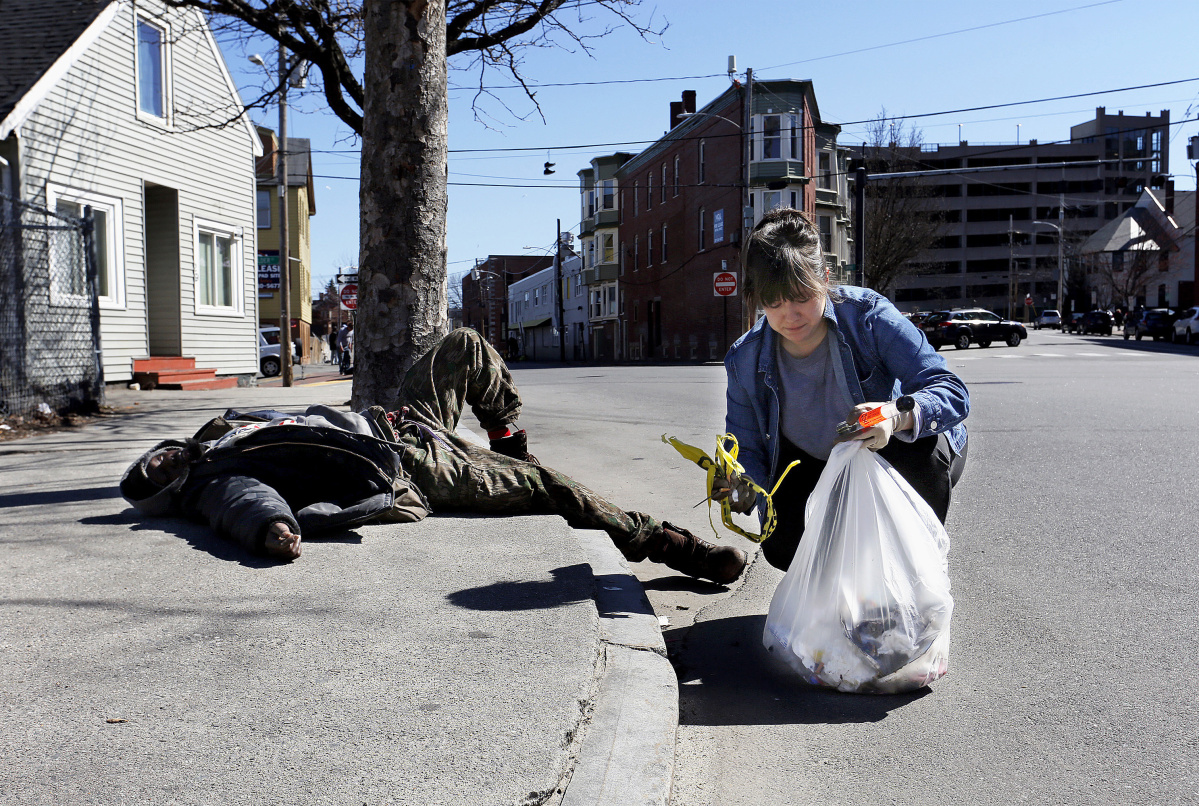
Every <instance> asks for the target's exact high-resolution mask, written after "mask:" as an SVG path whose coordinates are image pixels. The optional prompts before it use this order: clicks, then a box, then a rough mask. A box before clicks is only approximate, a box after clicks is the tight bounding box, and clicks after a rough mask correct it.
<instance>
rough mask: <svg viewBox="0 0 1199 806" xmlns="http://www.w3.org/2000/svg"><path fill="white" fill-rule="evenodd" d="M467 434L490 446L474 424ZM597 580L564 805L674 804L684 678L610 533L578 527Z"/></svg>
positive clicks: (461, 428) (461, 431) (462, 433)
mask: <svg viewBox="0 0 1199 806" xmlns="http://www.w3.org/2000/svg"><path fill="white" fill-rule="evenodd" d="M457 432H458V434H459V435H460V436H462V437H464V438H466V439H468V440H471V441H472V442H475V443H477V444H479V445H482V446H484V447H486V445H487V442H486V441H485V440H484V439H483V438H482V437H481V436H480V435H479V434H477V433H475V432H474V431H472V430H471V429H470V428H467V427H464V426H462V425H459V426H458V429H457ZM574 533H575V535H576V537H578V539H579V544H580V545H581V546H582V548H583V552H584V554H585V555H586V556H587V562H588V564H589V565H590V566H591V575H592V577H593V578H594V579H595V608H596V612H597V614H598V616H599V644H600V645H599V659H598V662H597V667H596V669H597V676H596V680H595V688H594V692H595V694H594V697H593V699H592V701H591V703H590V705H591V708H590V714H589V715H587V714H586V712H585V714H584V717H583V719H582V720H581V722H580V725H579V733H581V734H582V738H581V740H577V741H578V743H577V745H576V747H577V750H576V751H575V752H574V753H573V756H574V761H573V764H572V765H571V767H570V769H568V770H567V771H566V773H565V774H564V775H563V781H564V785H563V795H562V800H561V801H560V806H640V804H645V806H667V804H668V803H669V800H670V788H671V783H672V781H673V779H674V747H675V738H676V734H677V732H678V727H679V683H678V677H677V676H676V675H675V671H674V667H673V666H672V665H671V664H670V660H669V659H668V658H667V656H666V642H665V641H664V640H663V639H662V628H661V627H660V626H659V624H658V616H657V615H656V614H655V613H654V609H653V606H652V605H651V604H650V603H649V599H648V598H647V597H646V595H645V589H644V588H642V587H641V582H640V581H639V580H638V579H637V577H636V576H634V575H633V572H632V571H631V570H630V569H629V565H628V563H627V562H626V561H625V559H624V557H623V556H622V555H621V553H620V552H619V551H617V549H616V546H614V545H613V544H612V540H611V538H609V537H608V535H607V533H605V532H602V531H599V530H598V529H575V530H574Z"/></svg>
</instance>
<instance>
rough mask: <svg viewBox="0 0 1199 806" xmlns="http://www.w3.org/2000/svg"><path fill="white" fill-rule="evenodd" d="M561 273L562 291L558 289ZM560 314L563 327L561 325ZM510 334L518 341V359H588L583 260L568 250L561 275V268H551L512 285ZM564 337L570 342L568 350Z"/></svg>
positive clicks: (509, 313) (509, 292) (564, 256)
mask: <svg viewBox="0 0 1199 806" xmlns="http://www.w3.org/2000/svg"><path fill="white" fill-rule="evenodd" d="M559 273H560V274H561V283H562V285H561V288H558V287H557V281H558V275H559ZM559 295H561V306H560V307H559ZM559 313H561V321H562V322H563V323H564V325H563V326H562V327H559V325H558V322H559ZM508 335H509V339H510V341H509V344H511V339H515V340H516V347H517V349H516V356H519V357H521V358H526V359H528V360H530V361H560V360H562V359H563V358H565V359H566V360H567V361H581V360H583V359H584V358H585V357H586V356H587V306H586V290H585V288H584V286H583V260H582V258H581V257H579V256H578V255H575V254H573V253H568V252H566V250H565V249H564V250H563V256H562V268H561V271H560V272H559V269H558V267H556V266H550V267H549V268H546V269H542V270H541V271H539V272H537V273H536V274H531V275H529V276H528V277H525V278H524V279H522V280H517V281H515V282H513V283H511V284H510V285H509V286H508ZM562 338H565V339H566V344H565V349H563V345H562V343H561V339H562ZM510 352H511V351H510ZM516 356H510V357H516Z"/></svg>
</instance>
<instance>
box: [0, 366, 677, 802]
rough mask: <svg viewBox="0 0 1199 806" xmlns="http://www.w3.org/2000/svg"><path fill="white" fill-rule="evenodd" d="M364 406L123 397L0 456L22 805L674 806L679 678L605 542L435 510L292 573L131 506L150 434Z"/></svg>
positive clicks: (272, 392) (6, 751) (325, 396)
mask: <svg viewBox="0 0 1199 806" xmlns="http://www.w3.org/2000/svg"><path fill="white" fill-rule="evenodd" d="M349 389H350V386H349V383H348V381H332V382H328V383H310V384H308V385H302V386H296V387H293V388H290V389H283V388H277V387H276V388H244V389H233V390H224V391H220V392H201V393H187V392H164V391H154V392H133V391H128V390H123V389H120V390H115V391H111V392H110V394H109V401H108V402H109V404H110V405H112V406H114V407H117V408H119V409H120V410H121V411H122V412H123V413H122V414H120V415H115V416H108V417H105V418H104V419H103V420H102V421H101V422H100V423H98V424H96V425H92V426H88V427H86V428H84V429H81V430H77V431H72V432H63V433H58V434H48V435H44V436H39V437H34V438H30V439H26V440H21V441H16V442H8V443H0V542H2V543H3V555H2V556H3V562H4V566H5V567H4V569H3V578H4V584H3V595H2V598H0V692H2V693H0V707H2V708H3V717H4V718H3V726H2V727H0V757H3V758H4V759H5V761H4V764H3V765H0V792H3V793H4V796H3V800H4V802H5V803H14V804H35V803H38V804H40V803H45V804H93V803H94V804H125V803H147V804H168V803H170V804H221V803H250V804H259V803H261V804H274V803H289V804H292V803H302V804H317V803H330V804H363V803H366V804H382V803H402V804H455V806H457V805H458V804H488V805H489V806H490V805H492V804H516V803H519V804H540V803H551V804H552V803H565V804H592V803H610V804H640V803H649V804H664V803H666V802H667V799H668V797H669V790H670V781H671V773H672V769H673V762H674V734H675V729H676V727H677V719H678V715H677V702H678V696H677V687H676V680H675V676H674V673H673V670H672V669H671V667H670V664H669V663H668V662H667V660H666V658H665V650H664V644H663V642H662V637H661V634H660V630H659V628H658V623H657V619H656V617H655V616H654V615H653V612H652V610H651V609H650V607H649V604H648V602H647V600H646V598H645V594H644V592H643V591H642V590H641V586H640V584H639V583H638V582H637V580H636V579H635V578H634V577H633V576H632V575H631V574H630V573H629V570H628V567H627V565H625V563H624V561H623V559H622V558H621V557H620V556H619V554H618V553H617V552H616V551H615V549H614V548H613V547H612V545H611V543H610V541H609V540H608V538H607V536H606V535H604V534H603V533H600V532H583V531H576V530H572V529H571V528H569V527H568V526H567V525H566V523H565V521H563V520H562V519H560V518H557V517H549V516H521V517H512V518H481V517H454V516H442V515H434V516H433V517H430V518H428V519H426V520H425V521H422V522H421V523H417V524H390V525H378V526H363V527H359V528H357V529H355V530H354V531H352V532H347V533H344V534H341V535H337V536H334V537H331V538H328V539H323V540H322V539H320V538H316V539H312V540H305V547H304V555H303V557H302V558H301V559H300V560H298V561H297V562H295V563H293V564H288V565H277V564H272V563H269V562H266V561H263V560H260V559H258V558H254V557H251V556H249V555H247V554H245V553H244V552H243V551H242V550H241V549H240V548H238V547H236V546H234V545H231V544H228V543H226V542H224V541H221V540H220V539H218V538H216V537H214V536H213V535H212V534H211V533H210V532H209V531H208V529H207V528H206V527H203V526H200V525H197V524H193V523H190V522H187V521H183V520H177V519H145V518H142V517H140V516H139V515H137V514H136V513H135V512H134V510H132V509H131V508H130V507H128V505H126V503H125V502H124V501H123V500H122V499H121V498H120V496H119V493H118V491H117V487H116V484H117V481H118V479H119V478H120V474H121V472H122V471H123V470H124V468H125V467H126V466H127V465H128V464H129V462H131V461H133V460H134V459H135V458H136V457H137V456H138V455H140V453H141V452H142V451H144V450H145V448H146V447H148V446H149V445H151V444H152V443H154V442H155V441H157V440H158V439H161V438H164V437H168V436H187V435H191V434H192V433H193V432H194V431H195V430H196V429H197V428H198V427H199V426H200V425H202V424H203V423H204V422H206V421H207V420H208V419H209V418H211V417H213V416H216V415H218V414H220V413H221V412H222V411H223V410H224V409H226V408H228V407H235V408H242V409H252V408H262V407H273V408H279V409H284V410H287V409H296V410H300V409H302V408H303V407H305V406H307V405H309V404H312V403H325V404H330V405H338V404H341V403H344V402H345V400H346V399H347V398H348V397H349ZM464 425H465V423H464ZM314 472H319V469H314Z"/></svg>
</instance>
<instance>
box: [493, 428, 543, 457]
mask: <svg viewBox="0 0 1199 806" xmlns="http://www.w3.org/2000/svg"><path fill="white" fill-rule="evenodd" d="M491 449H492V450H493V451H495V452H496V453H502V454H504V456H511V457H512V458H513V459H520V460H521V461H522V462H531V463H532V464H535V465H539V464H541V462H538V461H537V457H536V456H534V455H533V454H531V453H529V435H528V434H527V433H525V430H524V429H523V428H522V429H521V430H519V431H514V432H513V433H511V434H509V435H508V436H506V437H500V438H499V439H493V440H491Z"/></svg>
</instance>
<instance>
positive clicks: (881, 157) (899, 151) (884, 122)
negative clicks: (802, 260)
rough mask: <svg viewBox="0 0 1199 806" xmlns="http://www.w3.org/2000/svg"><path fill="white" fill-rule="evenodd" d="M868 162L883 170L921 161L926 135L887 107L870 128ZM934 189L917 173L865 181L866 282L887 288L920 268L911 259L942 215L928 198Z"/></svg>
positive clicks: (932, 238) (929, 241)
mask: <svg viewBox="0 0 1199 806" xmlns="http://www.w3.org/2000/svg"><path fill="white" fill-rule="evenodd" d="M867 131H868V133H869V138H870V140H869V145H868V147H867V152H868V156H867V168H868V170H869V172H870V173H872V174H885V173H893V172H899V171H907V170H912V169H914V168H917V167H920V166H919V165H918V163H917V160H916V157H918V156H919V154H920V146H921V144H922V143H923V136H922V134H921V132H920V130H919V129H916V128H914V127H905V125H904V124H903V123H902V122H899V123H895V122H894V121H890V120H889V119H888V118H887V114H886V110H885V109H884V110H883V111H882V113H881V114H880V116H879V117H878V118H877V119H876V120H874V121H872V122H871V123H870V125H869V127H868V129H867ZM931 195H932V191H931V189H930V188H929V186H928V185H927V184H925V183H924V182H923V181H921V180H919V179H911V178H880V179H877V180H871V181H869V182H867V183H866V190H865V196H866V210H865V218H866V232H865V236H866V244H865V245H866V269H865V284H866V285H867V286H869V287H870V288H873V289H875V290H876V291H879V292H880V293H884V294H885V293H887V292H889V291H890V290H891V289H892V287H893V286H894V285H895V281H896V280H897V279H899V278H900V277H902V276H904V275H907V274H913V273H915V272H917V271H918V269H919V266H918V264H914V263H913V261H914V260H915V259H916V258H918V257H919V256H920V255H921V254H922V253H923V252H925V251H927V250H928V249H929V248H930V247H932V245H933V244H934V243H935V242H936V239H937V236H938V234H939V233H940V230H941V219H940V216H939V215H938V214H937V212H936V210H935V208H934V207H933V205H932V204H931V203H930V198H931Z"/></svg>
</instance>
